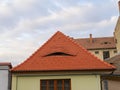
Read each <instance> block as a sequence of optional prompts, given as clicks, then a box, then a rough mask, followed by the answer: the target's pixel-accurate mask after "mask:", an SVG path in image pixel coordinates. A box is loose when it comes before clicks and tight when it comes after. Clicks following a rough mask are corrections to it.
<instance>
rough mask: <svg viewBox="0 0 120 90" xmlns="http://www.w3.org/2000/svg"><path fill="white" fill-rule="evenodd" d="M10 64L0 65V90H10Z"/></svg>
mask: <svg viewBox="0 0 120 90" xmlns="http://www.w3.org/2000/svg"><path fill="white" fill-rule="evenodd" d="M11 68H12V66H11V63H0V90H11V74H10V69H11Z"/></svg>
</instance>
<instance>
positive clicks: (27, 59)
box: [11, 31, 65, 70]
mask: <svg viewBox="0 0 120 90" xmlns="http://www.w3.org/2000/svg"><path fill="white" fill-rule="evenodd" d="M59 33H60V34H62V35H64V34H63V33H62V32H60V31H57V32H56V33H55V34H54V35H53V36H52V37H51V38H49V39H48V40H47V41H46V42H45V43H44V44H43V45H41V46H40V48H38V49H37V50H36V51H35V52H34V53H32V55H30V56H29V57H28V58H26V59H25V61H23V62H22V63H20V64H19V65H16V66H15V67H13V68H12V69H11V70H13V69H16V68H18V67H20V66H21V65H22V64H24V63H26V62H27V61H29V59H30V58H32V57H33V56H34V55H35V54H36V53H37V52H39V50H41V49H42V48H43V47H44V46H45V45H46V44H47V43H48V42H49V41H51V40H52V38H54V37H55V36H56V35H57V34H59ZM64 36H65V35H64Z"/></svg>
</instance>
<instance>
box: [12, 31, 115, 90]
mask: <svg viewBox="0 0 120 90" xmlns="http://www.w3.org/2000/svg"><path fill="white" fill-rule="evenodd" d="M113 70H115V67H114V66H112V65H110V64H108V63H106V62H104V61H102V60H100V59H99V58H97V57H96V56H94V55H93V54H91V53H90V52H89V51H87V50H86V49H85V48H84V47H82V46H81V45H79V44H78V43H77V42H76V41H75V40H74V39H71V38H69V37H68V36H66V35H64V34H63V33H62V32H59V31H58V32H57V33H55V34H54V35H53V36H52V37H51V38H50V39H49V40H48V41H47V42H46V43H45V44H44V45H43V46H42V47H40V48H39V49H38V50H37V51H36V52H35V53H34V54H32V55H31V56H30V57H29V58H28V59H27V60H25V61H24V62H23V63H21V64H19V65H17V66H16V67H14V68H12V70H11V72H12V90H101V83H100V75H101V74H103V73H104V74H111V72H112V71H113Z"/></svg>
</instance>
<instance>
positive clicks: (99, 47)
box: [75, 34, 117, 60]
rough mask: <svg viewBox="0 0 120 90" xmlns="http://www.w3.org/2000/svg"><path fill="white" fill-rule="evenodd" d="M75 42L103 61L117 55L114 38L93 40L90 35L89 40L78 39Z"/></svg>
mask: <svg viewBox="0 0 120 90" xmlns="http://www.w3.org/2000/svg"><path fill="white" fill-rule="evenodd" d="M75 41H76V42H77V43H79V44H80V45H82V46H83V47H84V48H86V49H87V50H88V51H90V52H91V53H92V54H94V55H95V56H97V57H98V58H100V59H102V60H105V59H107V58H110V57H113V56H114V55H116V54H117V47H116V41H115V38H114V37H99V38H93V37H92V34H90V37H89V38H78V39H75Z"/></svg>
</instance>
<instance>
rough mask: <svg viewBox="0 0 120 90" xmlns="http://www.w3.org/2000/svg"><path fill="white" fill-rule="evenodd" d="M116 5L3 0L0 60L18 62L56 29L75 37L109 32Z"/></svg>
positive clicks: (0, 10)
mask: <svg viewBox="0 0 120 90" xmlns="http://www.w3.org/2000/svg"><path fill="white" fill-rule="evenodd" d="M116 6H117V5H116ZM116 6H115V3H114V5H113V1H112V0H108V1H106V2H102V1H95V0H91V1H89V0H75V1H73V0H69V3H68V1H65V0H64V1H63V0H57V1H51V0H10V1H9V0H5V1H2V2H1V4H0V33H1V35H0V47H1V48H0V60H1V61H11V62H12V63H13V64H14V65H16V64H17V63H20V62H21V61H23V60H24V59H25V58H27V57H29V56H30V55H31V54H32V53H33V52H34V51H35V50H36V49H37V48H39V47H40V46H41V45H42V44H43V43H44V42H45V41H46V40H47V39H48V38H50V36H51V35H53V33H55V32H56V31H57V30H60V31H62V32H63V33H65V34H67V35H69V36H72V37H74V38H79V37H88V35H89V34H90V33H92V34H93V36H95V37H98V36H106V35H108V36H111V35H112V33H113V31H114V27H115V24H116V21H117V14H116V13H117V11H118V10H117V9H116V8H117V7H116Z"/></svg>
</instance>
